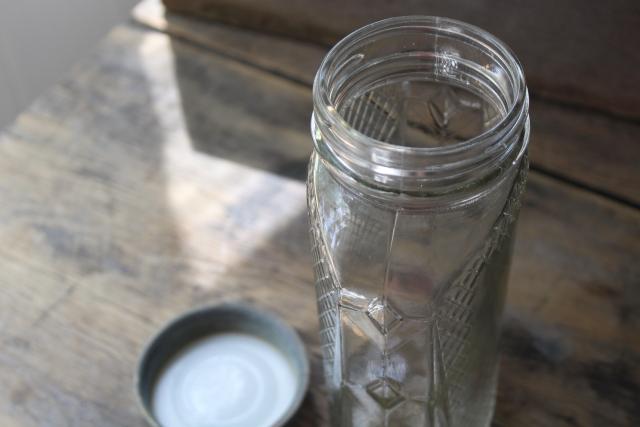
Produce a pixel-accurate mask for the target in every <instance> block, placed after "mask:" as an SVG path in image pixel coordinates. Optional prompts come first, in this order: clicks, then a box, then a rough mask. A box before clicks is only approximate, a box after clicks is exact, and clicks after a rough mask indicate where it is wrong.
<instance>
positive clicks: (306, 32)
mask: <svg viewBox="0 0 640 427" xmlns="http://www.w3.org/2000/svg"><path fill="white" fill-rule="evenodd" d="M163 1H164V3H165V4H166V5H167V7H168V8H169V9H170V10H172V11H175V12H180V13H185V14H190V15H193V16H198V17H204V18H209V19H213V20H216V21H220V22H227V23H231V24H235V25H241V26H245V27H248V28H253V29H258V30H268V31H271V32H274V33H278V34H284V35H290V36H293V37H296V38H298V39H303V40H311V41H314V42H319V43H323V44H325V45H330V44H333V43H335V42H336V41H337V40H338V39H340V38H342V37H343V36H344V35H346V34H348V33H350V32H351V31H353V30H354V29H356V28H358V27H361V26H363V25H366V24H369V23H371V22H374V21H377V20H379V19H383V18H387V17H391V16H403V15H432V16H446V17H450V18H454V19H459V20H462V21H466V22H470V23H472V24H475V25H477V26H479V27H481V28H484V29H486V30H488V31H490V32H491V33H493V34H495V35H496V36H498V37H499V38H501V39H502V40H504V41H505V42H507V43H508V44H509V45H510V46H511V47H512V48H513V49H514V51H515V52H517V53H518V57H519V58H520V60H521V61H522V62H523V64H524V66H525V68H526V70H527V77H528V80H529V87H530V88H531V89H532V90H533V92H534V93H537V94H542V95H545V96H546V97H549V98H552V99H557V100H561V101H567V102H572V103H578V104H581V105H585V106H590V107H595V108H599V109H603V110H606V111H611V112H614V113H616V114H620V115H623V116H626V117H630V118H634V119H640V92H639V91H638V88H640V73H638V69H639V68H640V52H638V49H636V44H635V42H634V41H637V40H638V39H640V3H638V2H637V1H629V0H612V1H595V0H591V1H589V2H584V1H581V0H570V1H564V2H557V1H552V0H545V1H535V2H527V3H526V4H525V3H522V2H513V1H509V0H486V1H481V2H477V1H468V0H429V1H424V0H403V1H388V0H348V1H344V0H327V1H323V2H322V3H321V4H319V3H317V2H315V1H313V0H234V1H229V0H163Z"/></svg>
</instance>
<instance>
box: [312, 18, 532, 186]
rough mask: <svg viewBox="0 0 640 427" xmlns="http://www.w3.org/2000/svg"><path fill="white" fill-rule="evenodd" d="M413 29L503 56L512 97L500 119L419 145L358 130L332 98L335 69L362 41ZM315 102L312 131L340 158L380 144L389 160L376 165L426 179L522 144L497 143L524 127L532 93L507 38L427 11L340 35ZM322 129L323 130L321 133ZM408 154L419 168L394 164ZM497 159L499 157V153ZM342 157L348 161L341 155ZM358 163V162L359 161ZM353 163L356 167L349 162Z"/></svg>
mask: <svg viewBox="0 0 640 427" xmlns="http://www.w3.org/2000/svg"><path fill="white" fill-rule="evenodd" d="M407 30H408V31H418V32H419V31H423V32H424V31H431V32H435V33H437V34H439V35H440V34H441V35H449V36H454V37H458V38H461V39H463V40H469V41H470V42H473V43H474V46H475V47H478V48H479V49H482V50H483V51H486V52H489V53H490V54H491V57H492V58H494V59H496V60H499V61H501V64H503V65H504V67H505V71H507V74H508V75H507V77H508V82H509V85H510V87H509V90H510V91H511V92H510V93H511V97H510V99H509V100H508V104H506V105H505V112H504V114H503V115H501V117H500V118H499V119H498V120H497V121H496V123H495V124H493V125H492V126H491V127H490V128H488V129H485V130H483V131H482V132H481V133H479V134H477V135H475V136H473V137H472V138H469V139H464V140H461V141H457V142H454V143H451V144H447V145H443V146H437V147H414V146H404V145H397V144H393V143H390V142H386V141H382V140H379V139H375V138H373V137H371V136H369V135H366V134H364V133H362V132H360V131H358V130H357V129H355V128H354V127H352V126H351V125H350V124H349V123H348V122H347V121H346V120H345V118H344V117H343V116H342V115H341V114H340V113H339V111H338V108H337V105H335V102H334V100H332V99H331V91H332V88H331V85H332V84H333V81H332V74H334V75H335V74H336V73H338V72H339V71H341V67H343V66H344V65H345V64H344V63H343V64H340V62H341V61H344V60H345V55H346V54H347V53H348V52H349V51H350V50H352V49H354V48H355V47H357V46H358V43H361V42H363V41H366V40H374V39H375V38H376V37H378V36H381V35H383V34H385V33H389V32H400V31H407ZM349 59H351V57H349ZM347 62H348V60H347ZM313 103H314V118H313V119H312V133H313V136H314V142H315V143H316V147H318V143H319V141H318V140H319V139H323V138H322V136H324V139H325V140H326V143H325V145H326V146H327V148H328V150H329V151H330V152H332V154H333V155H335V156H337V157H338V158H340V157H345V153H346V155H349V154H352V155H353V154H354V153H355V151H357V150H360V151H361V150H374V151H376V152H378V153H379V154H381V155H377V158H378V159H383V161H382V162H380V163H379V164H374V165H373V167H374V168H377V170H378V171H381V173H382V174H383V175H384V174H385V173H390V174H391V175H394V174H397V175H398V176H404V177H408V176H415V175H416V174H418V175H421V174H422V175H424V179H425V180H426V181H434V180H437V179H438V178H443V176H442V175H443V174H445V173H446V174H448V175H451V174H455V173H456V172H460V173H461V172H462V170H463V169H465V170H466V171H467V172H468V169H469V167H471V164H473V163H474V162H475V163H477V160H478V159H477V158H476V157H477V156H485V157H486V154H487V152H488V151H492V150H493V154H492V155H494V156H498V155H501V156H500V157H502V158H506V154H508V153H507V152H506V151H510V150H511V149H512V148H513V146H514V145H518V144H507V145H509V147H506V148H507V150H506V151H505V152H502V153H500V152H499V151H500V150H498V149H496V146H497V145H499V144H500V142H501V141H505V140H506V139H507V138H509V137H511V138H512V139H513V137H514V129H522V128H523V127H524V123H525V122H526V120H527V118H528V93H527V88H526V83H525V78H524V71H523V68H522V65H521V64H520V62H519V61H518V59H517V57H516V56H515V54H514V53H513V52H512V50H511V49H510V48H509V47H508V46H507V45H506V44H505V43H503V42H502V41H500V40H499V39H498V38H497V37H495V36H494V35H492V34H490V33H489V32H487V31H485V30H483V29H481V28H479V27H476V26H474V25H471V24H467V23H465V22H462V21H458V20H454V19H449V18H443V17H433V16H421V15H416V16H400V17H393V18H388V19H384V20H381V21H377V22H374V23H372V24H369V25H366V26H364V27H362V28H360V29H358V30H356V31H354V32H352V33H351V34H349V35H348V36H346V37H345V38H343V39H342V40H341V41H339V42H338V43H337V44H336V45H335V46H334V47H333V48H332V49H331V50H330V51H329V53H328V54H327V55H326V56H325V58H324V60H323V61H322V63H321V65H320V67H319V69H318V72H317V74H316V77H315V79H314V84H313ZM318 132H320V133H322V134H323V135H319V134H318ZM515 139H518V138H515ZM503 145H504V144H503ZM526 145H527V141H524V143H523V144H522V146H523V147H522V150H517V151H522V152H524V149H525V148H526ZM408 156H411V158H412V159H413V160H414V161H415V162H414V165H413V166H414V167H413V170H405V171H393V170H392V169H394V168H396V167H400V165H399V164H398V163H397V161H398V159H406V158H408ZM518 157H520V156H518ZM339 160H344V159H339ZM485 160H486V159H485ZM494 160H497V157H496V159H494ZM354 162H355V163H357V161H356V160H354V159H351V160H349V161H347V163H354ZM339 163H344V162H340V161H339ZM351 166H354V165H353V164H352V165H351ZM355 166H356V167H357V165H355ZM360 166H363V165H360ZM369 166H371V165H369ZM385 168H390V169H385ZM347 169H352V168H350V167H349V166H347ZM400 169H402V167H400Z"/></svg>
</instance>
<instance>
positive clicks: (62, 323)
mask: <svg viewBox="0 0 640 427" xmlns="http://www.w3.org/2000/svg"><path fill="white" fill-rule="evenodd" d="M324 53H325V52H324V49H323V48H320V47H317V46H314V45H308V44H303V43H299V42H295V41H292V40H287V39H283V38H279V37H273V36H265V35H262V36H258V35H257V34H256V33H252V32H249V31H244V30H238V29H234V28H231V27H225V26H219V25H213V24H204V23H202V22H198V21H194V20H189V19H185V18H180V17H170V18H166V17H165V16H164V14H163V11H162V9H161V7H160V6H159V4H158V3H156V2H154V1H147V2H144V3H143V4H142V5H141V6H139V7H138V8H137V9H136V11H135V19H134V20H133V21H132V22H129V23H126V24H124V25H121V26H119V27H117V28H116V29H114V30H113V32H112V33H111V34H110V35H109V36H108V38H107V39H106V40H105V41H104V42H103V43H102V44H101V46H100V47H99V48H98V49H97V50H96V51H95V53H94V54H93V55H91V56H90V57H88V58H86V59H85V60H84V61H83V62H82V63H81V64H79V65H78V66H77V67H75V69H74V70H73V72H72V73H71V74H70V75H69V77H68V78H67V79H65V80H64V81H63V82H62V83H60V84H59V85H57V86H55V87H54V88H52V89H51V90H50V91H48V92H47V93H46V94H45V95H44V96H42V97H41V98H40V99H39V100H38V101H37V102H36V103H35V104H34V105H32V106H31V107H30V108H29V110H28V111H26V112H25V113H24V114H22V115H21V116H20V117H19V118H18V120H17V121H16V122H15V123H14V124H13V125H12V126H10V127H9V128H8V129H6V131H5V132H4V133H3V135H2V136H1V137H0V200H2V209H0V239H1V242H2V245H1V246H0V251H1V254H2V256H1V257H0V384H1V385H2V386H1V387H0V426H8V427H10V426H19V427H23V426H24V427H27V426H82V427H86V426H94V427H98V426H143V425H144V423H143V419H142V417H141V414H140V412H139V410H138V408H137V406H136V400H135V394H134V392H133V373H134V370H135V366H136V361H137V357H138V355H139V353H140V351H141V349H142V347H143V345H144V343H145V342H146V341H147V339H148V338H149V337H150V336H151V335H152V334H153V333H154V332H155V331H156V330H157V329H158V328H159V327H161V325H162V324H164V323H165V322H166V321H168V320H169V319H171V318H172V317H174V316H176V315H178V314H180V313H182V312H183V311H185V310H187V309H189V308H193V307H195V306H200V305H205V304H213V303H217V302H221V301H238V300H241V301H244V302H247V303H249V304H255V305H256V306H260V307H263V308H266V309H269V310H272V311H274V312H276V313H278V314H279V315H280V316H282V317H283V318H285V319H286V320H287V321H288V322H290V323H291V324H292V325H293V326H295V327H296V328H297V330H298V331H299V332H300V334H301V336H302V337H303V339H304V341H305V342H306V344H307V345H308V348H309V351H310V353H311V357H312V365H313V373H312V382H311V391H310V393H309V396H308V397H307V399H306V400H305V403H304V406H303V409H302V410H301V411H300V412H299V414H298V415H297V416H296V418H295V420H294V421H293V422H292V423H291V424H292V425H294V426H325V425H326V424H327V422H326V420H327V417H326V408H325V401H324V398H323V392H322V386H321V383H322V381H321V372H320V363H319V352H318V344H319V343H318V334H317V321H316V308H315V299H314V291H313V278H312V271H311V260H310V254H309V251H308V241H307V224H306V206H305V195H304V193H305V190H304V183H303V179H304V173H305V168H306V161H307V158H308V155H309V153H310V151H311V148H312V147H311V141H310V137H309V131H308V126H309V116H310V111H311V99H310V83H311V79H312V76H313V73H314V71H315V69H316V67H317V65H318V63H319V60H320V58H321V57H322V55H323V54H324ZM532 116H533V122H534V132H533V139H532V146H531V157H532V163H533V166H532V172H531V174H530V180H529V185H528V189H527V193H526V196H525V201H524V206H523V209H522V213H521V219H520V223H519V228H518V238H517V244H516V249H515V258H514V264H513V268H512V273H511V282H510V290H509V298H508V307H507V310H506V322H505V340H504V341H505V350H504V357H503V363H502V371H501V376H500V387H499V397H498V407H497V413H496V419H495V425H496V426H514V427H528V426H593V427H603V426H637V425H640V210H639V209H638V206H639V203H640V172H639V171H638V165H639V164H640V144H638V142H639V141H640V125H639V124H638V123H634V122H629V121H625V120H623V119H619V118H616V117H614V116H611V115H604V114H599V113H597V112H585V111H579V110H574V109H572V108H570V107H567V106H561V105H556V104H552V103H547V102H543V101H537V100H535V99H534V102H533V108H532Z"/></svg>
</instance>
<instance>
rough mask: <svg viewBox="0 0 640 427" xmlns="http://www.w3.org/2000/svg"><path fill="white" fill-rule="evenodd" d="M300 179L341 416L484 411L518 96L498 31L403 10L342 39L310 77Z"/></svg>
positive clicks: (521, 104)
mask: <svg viewBox="0 0 640 427" xmlns="http://www.w3.org/2000/svg"><path fill="white" fill-rule="evenodd" d="M313 102H314V114H313V119H312V124H311V128H312V136H313V140H314V144H315V150H314V153H313V155H312V157H311V163H310V167H309V177H308V183H307V194H308V207H309V216H310V223H311V236H312V241H313V255H314V261H315V265H314V269H315V276H316V290H317V299H318V308H319V317H320V327H321V339H322V348H323V356H324V370H325V376H326V382H327V386H328V390H329V394H330V399H331V417H332V418H331V419H332V424H333V425H336V426H357V427H366V426H394V427H395V426H412V427H415V426H429V427H435V426H438V427H444V426H448V427H451V426H456V427H457V426H460V427H475V426H483V427H484V426H489V424H490V421H491V417H492V414H493V408H494V402H495V394H496V376H497V367H498V340H499V332H500V318H501V314H502V310H503V305H504V299H505V292H506V281H507V276H508V271H509V263H510V257H511V251H512V244H513V231H514V226H515V221H516V218H517V215H518V210H519V207H520V199H521V196H522V192H523V190H524V187H525V181H526V175H527V168H528V162H527V157H526V149H527V143H528V140H529V115H528V95H527V88H526V86H525V82H524V75H523V71H522V67H521V65H520V64H519V62H518V61H517V59H516V58H515V56H514V55H513V53H512V52H511V51H510V50H509V48H508V47H507V46H505V45H504V44H503V43H502V42H500V41H499V40H498V39H496V38H495V37H494V36H492V35H490V34H488V33H487V32H485V31H483V30H481V29H479V28H477V27H474V26H472V25H469V24H465V23H462V22H458V21H454V20H450V19H443V18H434V17H400V18H392V19H387V20H384V21H380V22H376V23H374V24H371V25H368V26H366V27H364V28H361V29H359V30H357V31H356V32H354V33H352V34H351V35H349V36H347V37H346V38H345V39H343V40H342V41H341V42H339V43H338V44H337V45H336V46H335V47H334V48H333V49H332V50H331V51H330V52H329V54H328V55H327V56H326V58H325V59H324V61H323V63H322V65H321V66H320V69H319V71H318V73H317V76H316V79H315V82H314V86H313Z"/></svg>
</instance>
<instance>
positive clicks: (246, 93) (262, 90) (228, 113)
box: [171, 39, 312, 179]
mask: <svg viewBox="0 0 640 427" xmlns="http://www.w3.org/2000/svg"><path fill="white" fill-rule="evenodd" d="M171 44H172V48H173V53H174V61H175V72H176V80H177V86H178V88H179V91H180V98H181V102H182V111H183V113H184V120H185V125H186V128H187V130H188V132H189V137H190V139H191V142H192V144H193V147H194V148H195V149H196V150H198V151H200V152H203V153H206V154H210V155H212V156H215V157H219V158H225V159H228V160H231V161H234V162H237V163H240V164H243V165H247V166H251V167H254V168H258V169H263V170H266V171H269V172H273V173H276V174H279V175H283V176H286V177H289V178H294V179H304V178H305V176H306V167H307V163H308V160H309V155H310V154H311V150H312V142H311V137H310V133H309V123H310V118H311V111H312V104H311V96H310V90H309V89H307V88H304V87H302V86H300V85H296V84H293V83H291V82H289V81H288V80H285V79H283V78H280V77H277V76H273V75H270V74H268V73H265V72H264V71H260V70H256V69H254V68H252V67H250V66H248V65H245V64H241V63H239V62H236V61H234V60H232V59H227V58H224V57H222V56H219V55H215V54H203V51H202V49H201V48H197V47H193V46H191V45H188V44H185V43H184V42H181V41H180V40H175V39H172V40H171Z"/></svg>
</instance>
